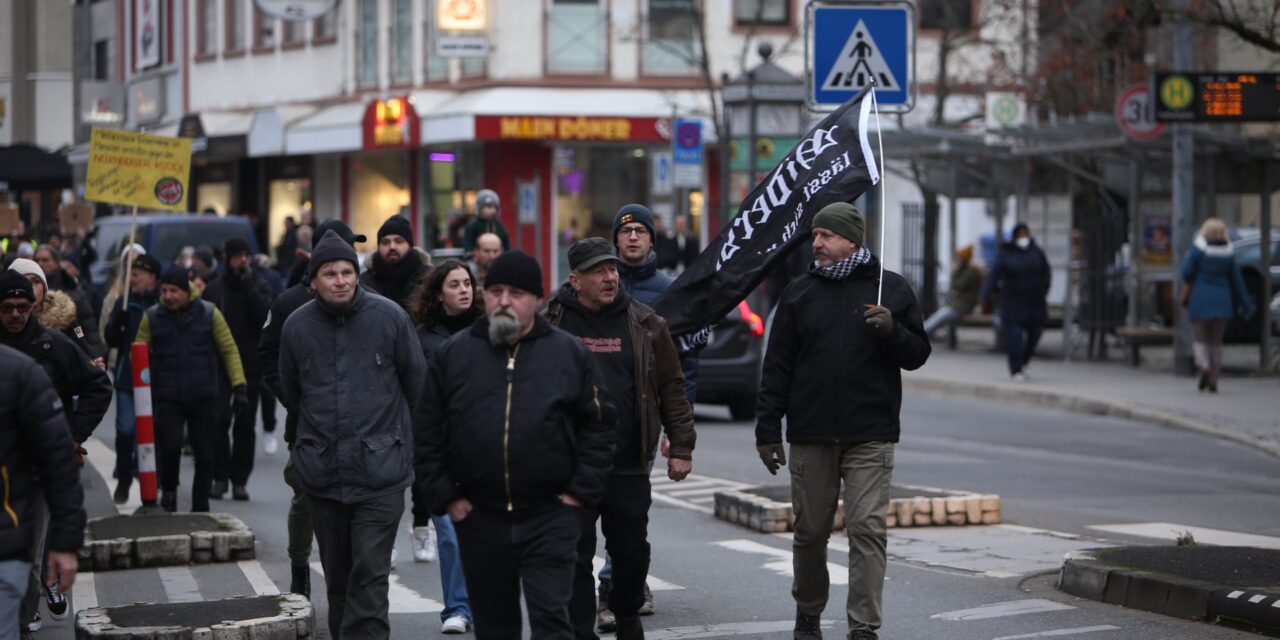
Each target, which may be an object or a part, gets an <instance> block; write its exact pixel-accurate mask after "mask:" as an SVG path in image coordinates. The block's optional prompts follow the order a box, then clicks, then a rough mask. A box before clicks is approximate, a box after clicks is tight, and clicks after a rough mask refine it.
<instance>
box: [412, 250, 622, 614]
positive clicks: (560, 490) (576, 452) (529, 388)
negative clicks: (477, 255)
mask: <svg viewBox="0 0 1280 640" xmlns="http://www.w3.org/2000/svg"><path fill="white" fill-rule="evenodd" d="M484 297H485V314H486V317H484V318H481V319H479V320H477V321H476V323H475V324H473V325H472V326H471V328H470V329H468V330H466V331H464V332H461V333H458V334H457V335H455V336H453V337H452V338H450V339H449V341H448V342H446V343H444V345H443V346H441V347H440V348H439V349H438V350H437V351H436V353H435V356H434V357H433V358H432V360H431V363H430V364H429V365H428V373H427V382H426V385H425V387H424V390H423V393H422V398H421V400H420V402H419V404H418V411H417V413H416V414H415V419H414V426H415V428H416V429H418V431H419V433H418V435H419V439H418V449H417V469H418V478H419V479H418V482H419V483H421V486H420V490H421V491H422V492H423V493H424V494H425V495H428V496H430V500H431V508H432V511H433V512H434V513H438V514H443V513H448V514H449V517H450V518H452V519H453V521H454V523H455V528H456V530H457V533H458V542H459V547H460V549H461V552H462V567H463V572H464V574H465V576H466V580H467V589H468V591H469V592H470V593H471V609H472V613H473V615H474V616H475V620H474V622H475V630H476V637H477V638H479V639H481V640H484V639H487V638H494V639H503V640H506V639H508V638H519V637H520V635H521V615H520V598H521V594H522V592H523V596H524V600H525V603H526V605H527V608H528V613H529V626H530V628H531V630H532V638H534V640H543V639H547V638H557V639H564V640H568V639H569V638H573V637H574V633H573V627H572V625H571V623H570V619H569V601H570V598H571V596H572V592H573V580H574V565H575V562H576V561H577V546H578V537H579V534H580V531H581V529H582V526H583V525H582V518H583V512H582V509H583V508H584V507H585V508H594V507H596V506H597V505H598V504H599V503H600V500H601V499H602V498H603V497H604V494H605V482H606V479H607V478H608V475H609V470H610V468H611V467H612V463H613V441H614V438H615V436H614V423H615V420H616V416H615V415H614V410H613V405H612V404H611V403H610V401H609V392H608V389H607V388H606V386H605V381H604V377H603V376H602V375H601V373H600V368H599V366H598V365H597V364H596V360H595V358H593V357H592V355H591V352H590V351H589V350H588V349H587V348H586V347H585V346H583V345H582V343H581V342H579V341H578V339H577V338H574V337H573V336H571V335H569V334H568V333H565V332H564V331H561V330H559V329H556V328H555V327H553V326H551V324H550V323H549V322H547V321H546V319H544V318H542V317H540V316H538V308H539V307H540V306H541V303H542V298H543V286H542V268H541V267H540V266H539V265H538V262H537V261H536V260H534V259H533V257H532V256H530V255H529V254H527V253H524V252H523V251H511V252H508V253H504V254H502V255H500V256H498V257H497V258H496V259H495V260H494V261H493V264H491V265H490V266H489V272H488V274H487V276H486V279H485V290H484Z"/></svg>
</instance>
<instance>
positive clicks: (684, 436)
mask: <svg viewBox="0 0 1280 640" xmlns="http://www.w3.org/2000/svg"><path fill="white" fill-rule="evenodd" d="M543 315H544V316H546V318H547V320H548V321H550V322H551V324H553V325H555V326H556V327H559V326H560V320H561V319H562V318H563V317H564V305H563V304H561V303H560V301H559V300H557V299H555V298H554V297H553V298H552V299H551V301H550V302H548V303H547V307H546V309H545V310H544V311H543ZM627 320H628V325H630V328H631V345H632V349H633V350H634V351H635V354H636V359H635V379H636V385H635V387H636V393H638V394H639V397H637V398H636V408H637V411H639V413H640V442H641V444H643V445H644V446H643V447H642V448H641V454H642V455H643V456H645V459H644V460H643V463H644V465H645V466H646V467H647V466H648V464H649V459H648V456H649V454H650V452H652V451H653V450H654V447H656V446H658V436H659V435H660V434H661V433H662V431H663V430H664V429H665V430H666V434H667V440H669V441H670V443H671V451H670V456H669V457H670V458H672V459H676V460H692V459H693V447H694V443H695V441H696V440H697V433H696V432H695V431H694V426H693V406H691V405H690V404H689V398H688V397H687V396H686V395H685V392H684V370H683V369H681V367H680V354H679V353H678V352H677V351H676V345H675V342H674V341H672V339H671V333H670V332H669V331H668V330H667V321H666V320H663V319H662V316H659V315H658V314H657V313H654V311H653V309H650V308H649V307H647V306H645V305H643V304H641V303H640V302H637V301H636V300H635V299H634V298H633V299H631V303H630V305H628V307H627Z"/></svg>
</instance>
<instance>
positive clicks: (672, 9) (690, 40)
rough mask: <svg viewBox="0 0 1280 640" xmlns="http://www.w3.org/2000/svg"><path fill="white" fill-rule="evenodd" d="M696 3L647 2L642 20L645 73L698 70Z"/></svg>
mask: <svg viewBox="0 0 1280 640" xmlns="http://www.w3.org/2000/svg"><path fill="white" fill-rule="evenodd" d="M698 1H699V0H649V1H648V12H647V14H646V15H645V19H644V31H645V38H644V54H643V55H644V58H643V65H644V72H645V73H646V74H664V75H665V74H678V75H683V74H689V73H693V72H695V71H696V70H697V69H698V66H699V65H698V56H699V55H701V52H700V51H699V48H698V44H697V29H698V22H697V21H698V20H699V19H701V15H700V13H701V12H700V11H699V8H698Z"/></svg>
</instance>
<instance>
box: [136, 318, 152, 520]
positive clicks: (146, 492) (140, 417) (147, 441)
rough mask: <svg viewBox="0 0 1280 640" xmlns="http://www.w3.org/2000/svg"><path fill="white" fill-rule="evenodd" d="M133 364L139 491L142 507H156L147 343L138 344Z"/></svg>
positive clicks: (149, 360)
mask: <svg viewBox="0 0 1280 640" xmlns="http://www.w3.org/2000/svg"><path fill="white" fill-rule="evenodd" d="M131 357H132V360H131V362H132V364H133V416H134V423H135V424H136V425H137V433H136V442H137V444H138V488H139V489H141V490H142V505H143V506H144V507H154V506H156V500H157V496H156V428H155V422H154V421H153V420H152V419H151V356H150V355H149V354H148V353H147V343H145V342H135V343H133V346H132V351H131Z"/></svg>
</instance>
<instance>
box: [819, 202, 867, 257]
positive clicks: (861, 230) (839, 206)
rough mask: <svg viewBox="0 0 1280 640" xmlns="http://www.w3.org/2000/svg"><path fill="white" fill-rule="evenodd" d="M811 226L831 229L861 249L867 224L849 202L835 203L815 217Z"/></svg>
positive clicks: (824, 208)
mask: <svg viewBox="0 0 1280 640" xmlns="http://www.w3.org/2000/svg"><path fill="white" fill-rule="evenodd" d="M810 226H812V227H813V228H815V229H816V228H818V227H822V228H823V229H830V230H832V231H834V232H836V233H838V234H840V235H842V236H844V237H845V238H847V239H849V241H851V242H853V243H854V244H856V245H858V246H859V247H861V246H862V241H863V239H864V237H865V229H866V222H864V221H863V219H862V214H861V213H858V208H857V207H855V206H853V205H851V204H849V203H848V202H833V203H831V204H829V205H827V206H825V207H823V208H822V210H821V211H819V212H818V215H815V216H813V224H812V225H810Z"/></svg>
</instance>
